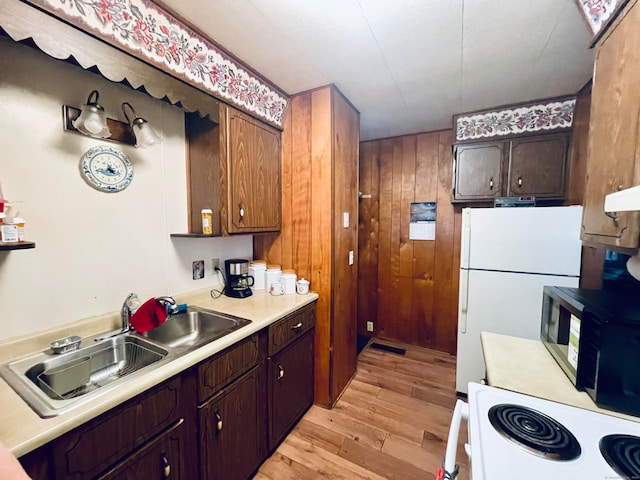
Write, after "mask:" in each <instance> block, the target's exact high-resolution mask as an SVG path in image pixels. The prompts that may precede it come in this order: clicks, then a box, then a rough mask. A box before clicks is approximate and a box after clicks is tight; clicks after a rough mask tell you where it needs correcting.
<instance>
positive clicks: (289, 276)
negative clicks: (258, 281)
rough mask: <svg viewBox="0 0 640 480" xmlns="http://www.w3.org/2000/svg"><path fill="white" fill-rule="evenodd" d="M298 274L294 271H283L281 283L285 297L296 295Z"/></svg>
mask: <svg viewBox="0 0 640 480" xmlns="http://www.w3.org/2000/svg"><path fill="white" fill-rule="evenodd" d="M297 279H298V277H297V276H296V272H295V271H294V270H283V271H282V275H280V283H282V286H283V287H284V293H285V295H292V294H294V293H296V280H297Z"/></svg>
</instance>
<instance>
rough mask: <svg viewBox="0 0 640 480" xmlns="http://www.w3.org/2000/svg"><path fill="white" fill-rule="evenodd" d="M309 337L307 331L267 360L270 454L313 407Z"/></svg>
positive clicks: (311, 333) (311, 346) (310, 340)
mask: <svg viewBox="0 0 640 480" xmlns="http://www.w3.org/2000/svg"><path fill="white" fill-rule="evenodd" d="M313 334H314V330H313V329H311V330H309V331H308V332H307V333H305V334H304V335H303V336H301V337H300V338H299V339H298V340H296V341H295V342H293V343H292V344H290V345H289V346H288V347H286V348H284V349H283V350H281V351H280V352H278V353H277V354H275V355H273V356H272V357H269V359H268V372H269V373H268V376H269V381H268V385H269V425H270V428H269V432H270V435H269V437H270V438H269V449H270V450H273V449H275V447H276V446H277V445H278V443H279V442H280V441H281V440H282V438H283V437H284V436H285V435H286V434H287V432H288V431H289V430H290V429H291V428H292V427H293V426H294V425H295V423H296V422H297V421H298V420H299V418H300V417H301V416H302V415H303V414H304V412H306V411H307V409H308V408H309V407H310V406H311V404H312V403H313V375H312V374H311V372H313Z"/></svg>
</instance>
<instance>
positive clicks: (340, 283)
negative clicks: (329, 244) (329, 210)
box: [331, 89, 359, 404]
mask: <svg viewBox="0 0 640 480" xmlns="http://www.w3.org/2000/svg"><path fill="white" fill-rule="evenodd" d="M331 93H332V109H331V110H332V112H333V189H334V205H335V207H334V214H333V215H334V218H333V225H334V239H333V256H332V260H333V269H332V271H333V288H332V292H331V296H332V299H333V312H332V320H333V323H332V329H331V330H332V332H331V335H332V355H333V358H332V374H331V403H332V404H333V403H335V401H336V400H337V397H338V396H339V395H340V393H341V392H342V391H343V390H344V388H345V387H346V386H347V384H348V383H349V381H350V380H351V378H352V377H353V375H354V374H355V373H356V362H357V352H356V347H357V339H356V332H357V291H358V290H357V282H358V261H357V260H358V253H357V250H358V248H357V247H358V239H357V237H358V222H357V221H356V216H357V214H358V163H357V161H354V160H355V159H357V158H358V149H359V141H358V138H359V117H358V114H357V113H356V112H355V111H354V110H353V109H352V108H351V106H350V105H349V104H348V103H347V102H346V101H345V99H344V98H343V97H342V95H341V94H340V93H339V92H338V91H336V90H334V89H332V90H331ZM344 212H347V213H348V214H349V217H350V221H349V226H348V228H344V225H343V213H344ZM349 252H353V255H354V262H353V264H352V265H349Z"/></svg>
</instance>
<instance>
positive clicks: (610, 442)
mask: <svg viewBox="0 0 640 480" xmlns="http://www.w3.org/2000/svg"><path fill="white" fill-rule="evenodd" d="M600 453H602V456H603V457H604V459H605V460H606V461H607V463H608V464H609V466H610V467H611V468H613V469H614V470H615V472H616V473H617V474H618V475H620V476H621V477H622V478H624V479H626V480H631V479H637V478H640V437H636V436H634V435H621V434H618V435H606V436H604V437H602V438H601V439H600Z"/></svg>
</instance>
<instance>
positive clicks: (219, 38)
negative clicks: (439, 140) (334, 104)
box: [158, 0, 593, 140]
mask: <svg viewBox="0 0 640 480" xmlns="http://www.w3.org/2000/svg"><path fill="white" fill-rule="evenodd" d="M158 3H162V4H163V5H165V6H167V7H168V8H169V9H170V10H173V11H174V12H176V13H177V14H179V15H180V16H182V17H183V18H185V19H186V20H187V21H189V22H190V23H192V24H193V25H194V26H195V27H197V28H198V29H200V30H201V31H202V32H204V33H205V34H207V35H208V36H209V37H210V38H211V39H212V40H214V41H215V42H216V43H218V44H219V45H221V46H223V47H224V48H226V49H227V50H228V51H230V52H231V53H233V54H234V55H235V56H236V57H238V58H239V59H241V60H242V61H243V62H244V63H246V64H248V65H249V66H251V67H252V68H253V69H254V70H256V71H257V72H259V73H260V74H262V75H263V76H264V77H266V78H268V79H269V80H271V81H272V82H273V83H275V84H276V85H278V86H279V87H280V88H281V89H283V90H284V91H285V92H287V93H289V94H294V93H299V92H302V91H305V90H309V89H312V88H315V87H319V86H323V85H327V84H329V83H333V84H335V85H336V86H337V87H338V88H339V89H340V90H341V91H342V92H343V93H344V94H345V95H346V97H347V98H348V99H349V100H350V101H351V102H352V103H353V105H354V106H355V107H356V108H357V109H358V110H359V111H360V113H361V119H360V120H361V139H362V140H370V139H375V138H384V137H390V136H395V135H403V134H408V133H416V132H426V131H433V130H440V129H444V128H451V127H452V120H451V117H452V115H454V114H457V113H463V112H470V111H474V110H479V109H484V108H492V107H496V106H500V105H507V104H512V103H518V102H522V101H528V100H536V99H542V98H549V97H554V96H559V95H564V94H573V93H576V92H577V91H578V90H579V89H580V88H581V87H582V86H583V85H584V84H585V83H586V82H587V81H588V80H589V78H590V77H591V72H592V64H593V51H592V50H590V49H589V43H590V38H591V37H590V34H589V31H588V29H587V26H586V23H585V22H584V21H583V19H582V17H581V16H580V12H579V11H578V9H577V6H576V2H575V0H191V1H188V2H185V1H183V0H163V1H161V2H158Z"/></svg>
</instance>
